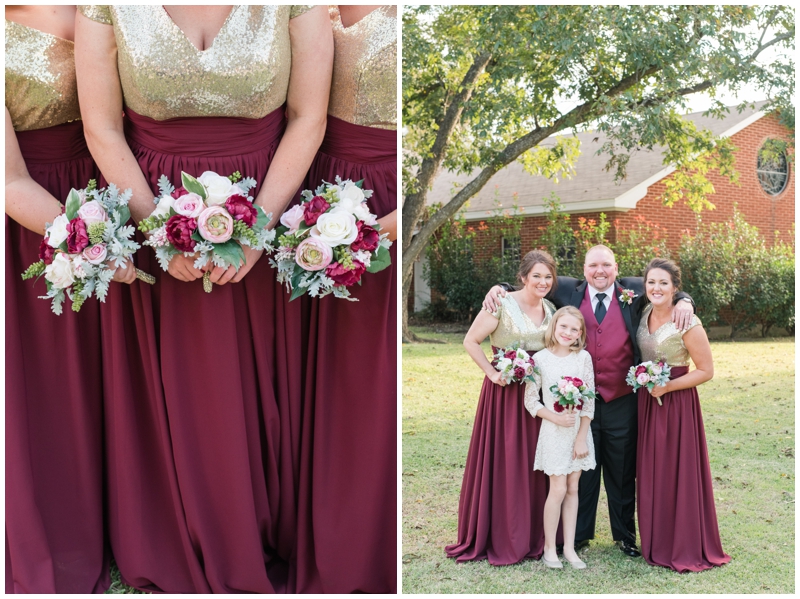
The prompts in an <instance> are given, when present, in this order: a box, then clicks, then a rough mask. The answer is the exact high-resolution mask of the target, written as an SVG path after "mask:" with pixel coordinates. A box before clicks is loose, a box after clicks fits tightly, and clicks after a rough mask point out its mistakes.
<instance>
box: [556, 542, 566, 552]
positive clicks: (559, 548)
mask: <svg viewBox="0 0 800 599" xmlns="http://www.w3.org/2000/svg"><path fill="white" fill-rule="evenodd" d="M556 555H564V545H563V544H561V545H556Z"/></svg>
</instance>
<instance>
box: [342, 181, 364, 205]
mask: <svg viewBox="0 0 800 599" xmlns="http://www.w3.org/2000/svg"><path fill="white" fill-rule="evenodd" d="M338 195H339V201H341V202H348V203H350V204H352V205H353V206H357V205H358V204H360V203H361V202H363V201H364V200H365V199H366V198H365V197H364V192H363V191H361V188H360V187H359V186H358V185H356V184H355V183H353V182H352V181H348V182H347V183H345V185H344V187H340V188H339V194H338Z"/></svg>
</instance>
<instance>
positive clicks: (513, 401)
mask: <svg viewBox="0 0 800 599" xmlns="http://www.w3.org/2000/svg"><path fill="white" fill-rule="evenodd" d="M524 399H525V386H524V385H520V384H517V383H513V384H510V385H506V386H505V387H501V386H500V385H495V384H494V383H492V382H491V381H490V380H489V379H488V378H484V380H483V388H482V389H481V397H480V400H479V402H478V411H477V413H476V414H475V425H474V427H473V429H472V439H471V440H470V443H469V452H468V453H467V463H466V467H465V469H464V480H463V482H462V484H461V498H460V500H459V502H458V542H457V543H455V544H454V545H448V546H447V547H445V551H446V552H447V555H448V557H452V558H455V559H456V561H458V562H466V561H473V560H483V559H488V560H489V563H490V564H491V565H493V566H507V565H510V564H515V563H517V562H519V561H520V560H523V559H525V558H534V559H539V558H540V557H541V555H542V552H543V550H544V525H543V518H542V515H543V514H544V504H545V501H546V500H547V489H548V478H547V475H545V473H544V472H542V471H540V470H536V471H534V470H533V462H534V458H535V457H536V443H537V441H538V439H539V427H540V426H541V420H539V419H538V418H533V417H531V415H530V414H528V411H527V410H526V409H525V404H524Z"/></svg>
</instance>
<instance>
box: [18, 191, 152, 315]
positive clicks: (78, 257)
mask: <svg viewBox="0 0 800 599" xmlns="http://www.w3.org/2000/svg"><path fill="white" fill-rule="evenodd" d="M131 195H132V192H131V190H130V189H127V190H125V191H124V192H123V193H120V192H119V189H117V187H116V186H115V185H113V184H110V185H109V186H108V188H107V189H97V182H96V181H95V180H94V179H92V180H91V181H89V185H88V186H87V187H86V189H80V190H76V189H72V190H70V192H69V195H68V196H67V201H66V202H65V204H64V212H63V214H60V215H58V216H57V217H56V218H55V220H54V221H53V223H52V224H50V223H47V224H46V228H45V233H44V239H43V240H42V243H41V245H40V246H39V261H38V262H34V263H33V264H31V265H30V266H29V267H28V269H27V270H26V271H25V272H24V273H22V279H23V280H28V279H31V278H33V277H37V278H38V277H40V276H42V275H44V278H45V281H46V282H47V295H43V296H40V297H41V298H42V299H51V300H52V303H51V307H52V310H53V312H54V313H55V314H61V312H62V309H63V306H62V304H63V303H64V299H65V297H68V298H69V299H70V300H72V310H73V311H74V312H80V309H81V306H83V302H85V301H86V300H87V299H89V298H90V297H91V296H92V294H93V293H94V294H95V296H96V297H97V299H98V300H100V301H101V302H105V301H106V294H107V293H108V284H109V283H110V282H111V280H112V279H113V277H114V271H115V270H116V269H117V268H120V267H122V268H126V267H127V265H126V263H127V262H128V259H129V258H130V257H131V256H132V255H133V254H134V253H135V252H136V250H138V249H139V247H140V246H139V244H138V243H136V242H135V241H133V240H132V239H131V237H132V236H133V232H134V230H133V227H132V226H131V225H126V224H125V223H126V222H128V219H130V217H131V213H130V210H129V209H128V201H129V200H130V198H131ZM136 277H137V278H138V279H140V280H143V281H145V282H147V283H150V284H153V283H155V279H154V278H153V277H152V276H151V275H148V274H146V273H143V272H142V271H140V270H139V269H136Z"/></svg>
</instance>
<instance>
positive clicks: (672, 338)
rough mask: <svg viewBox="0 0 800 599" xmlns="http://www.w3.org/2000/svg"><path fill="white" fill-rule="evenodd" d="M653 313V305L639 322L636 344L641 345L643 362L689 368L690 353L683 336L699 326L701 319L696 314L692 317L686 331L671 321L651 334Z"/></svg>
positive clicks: (649, 306) (646, 308) (648, 306)
mask: <svg viewBox="0 0 800 599" xmlns="http://www.w3.org/2000/svg"><path fill="white" fill-rule="evenodd" d="M652 311H653V305H652V304H648V305H647V306H646V307H645V309H644V312H642V319H641V320H640V321H639V330H638V331H636V343H638V344H639V350H640V351H641V354H642V361H644V362H647V361H648V360H664V361H666V363H667V364H669V365H670V366H688V365H689V351H688V350H687V349H686V346H685V345H684V344H683V335H684V333H686V331H688V330H690V329H692V328H694V327H696V326H699V325H700V319H699V318H697V315H696V314H695V315H694V316H693V317H692V323H691V324H690V325H689V328H688V329H686V331H681V330H679V329H678V328H677V327H676V326H675V323H673V322H672V321H671V320H670V321H668V322H666V323H664V324H663V325H661V326H660V327H658V329H656V330H655V331H653V333H652V334H651V333H650V331H649V330H648V328H647V321H648V320H649V319H650V313H651V312H652Z"/></svg>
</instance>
